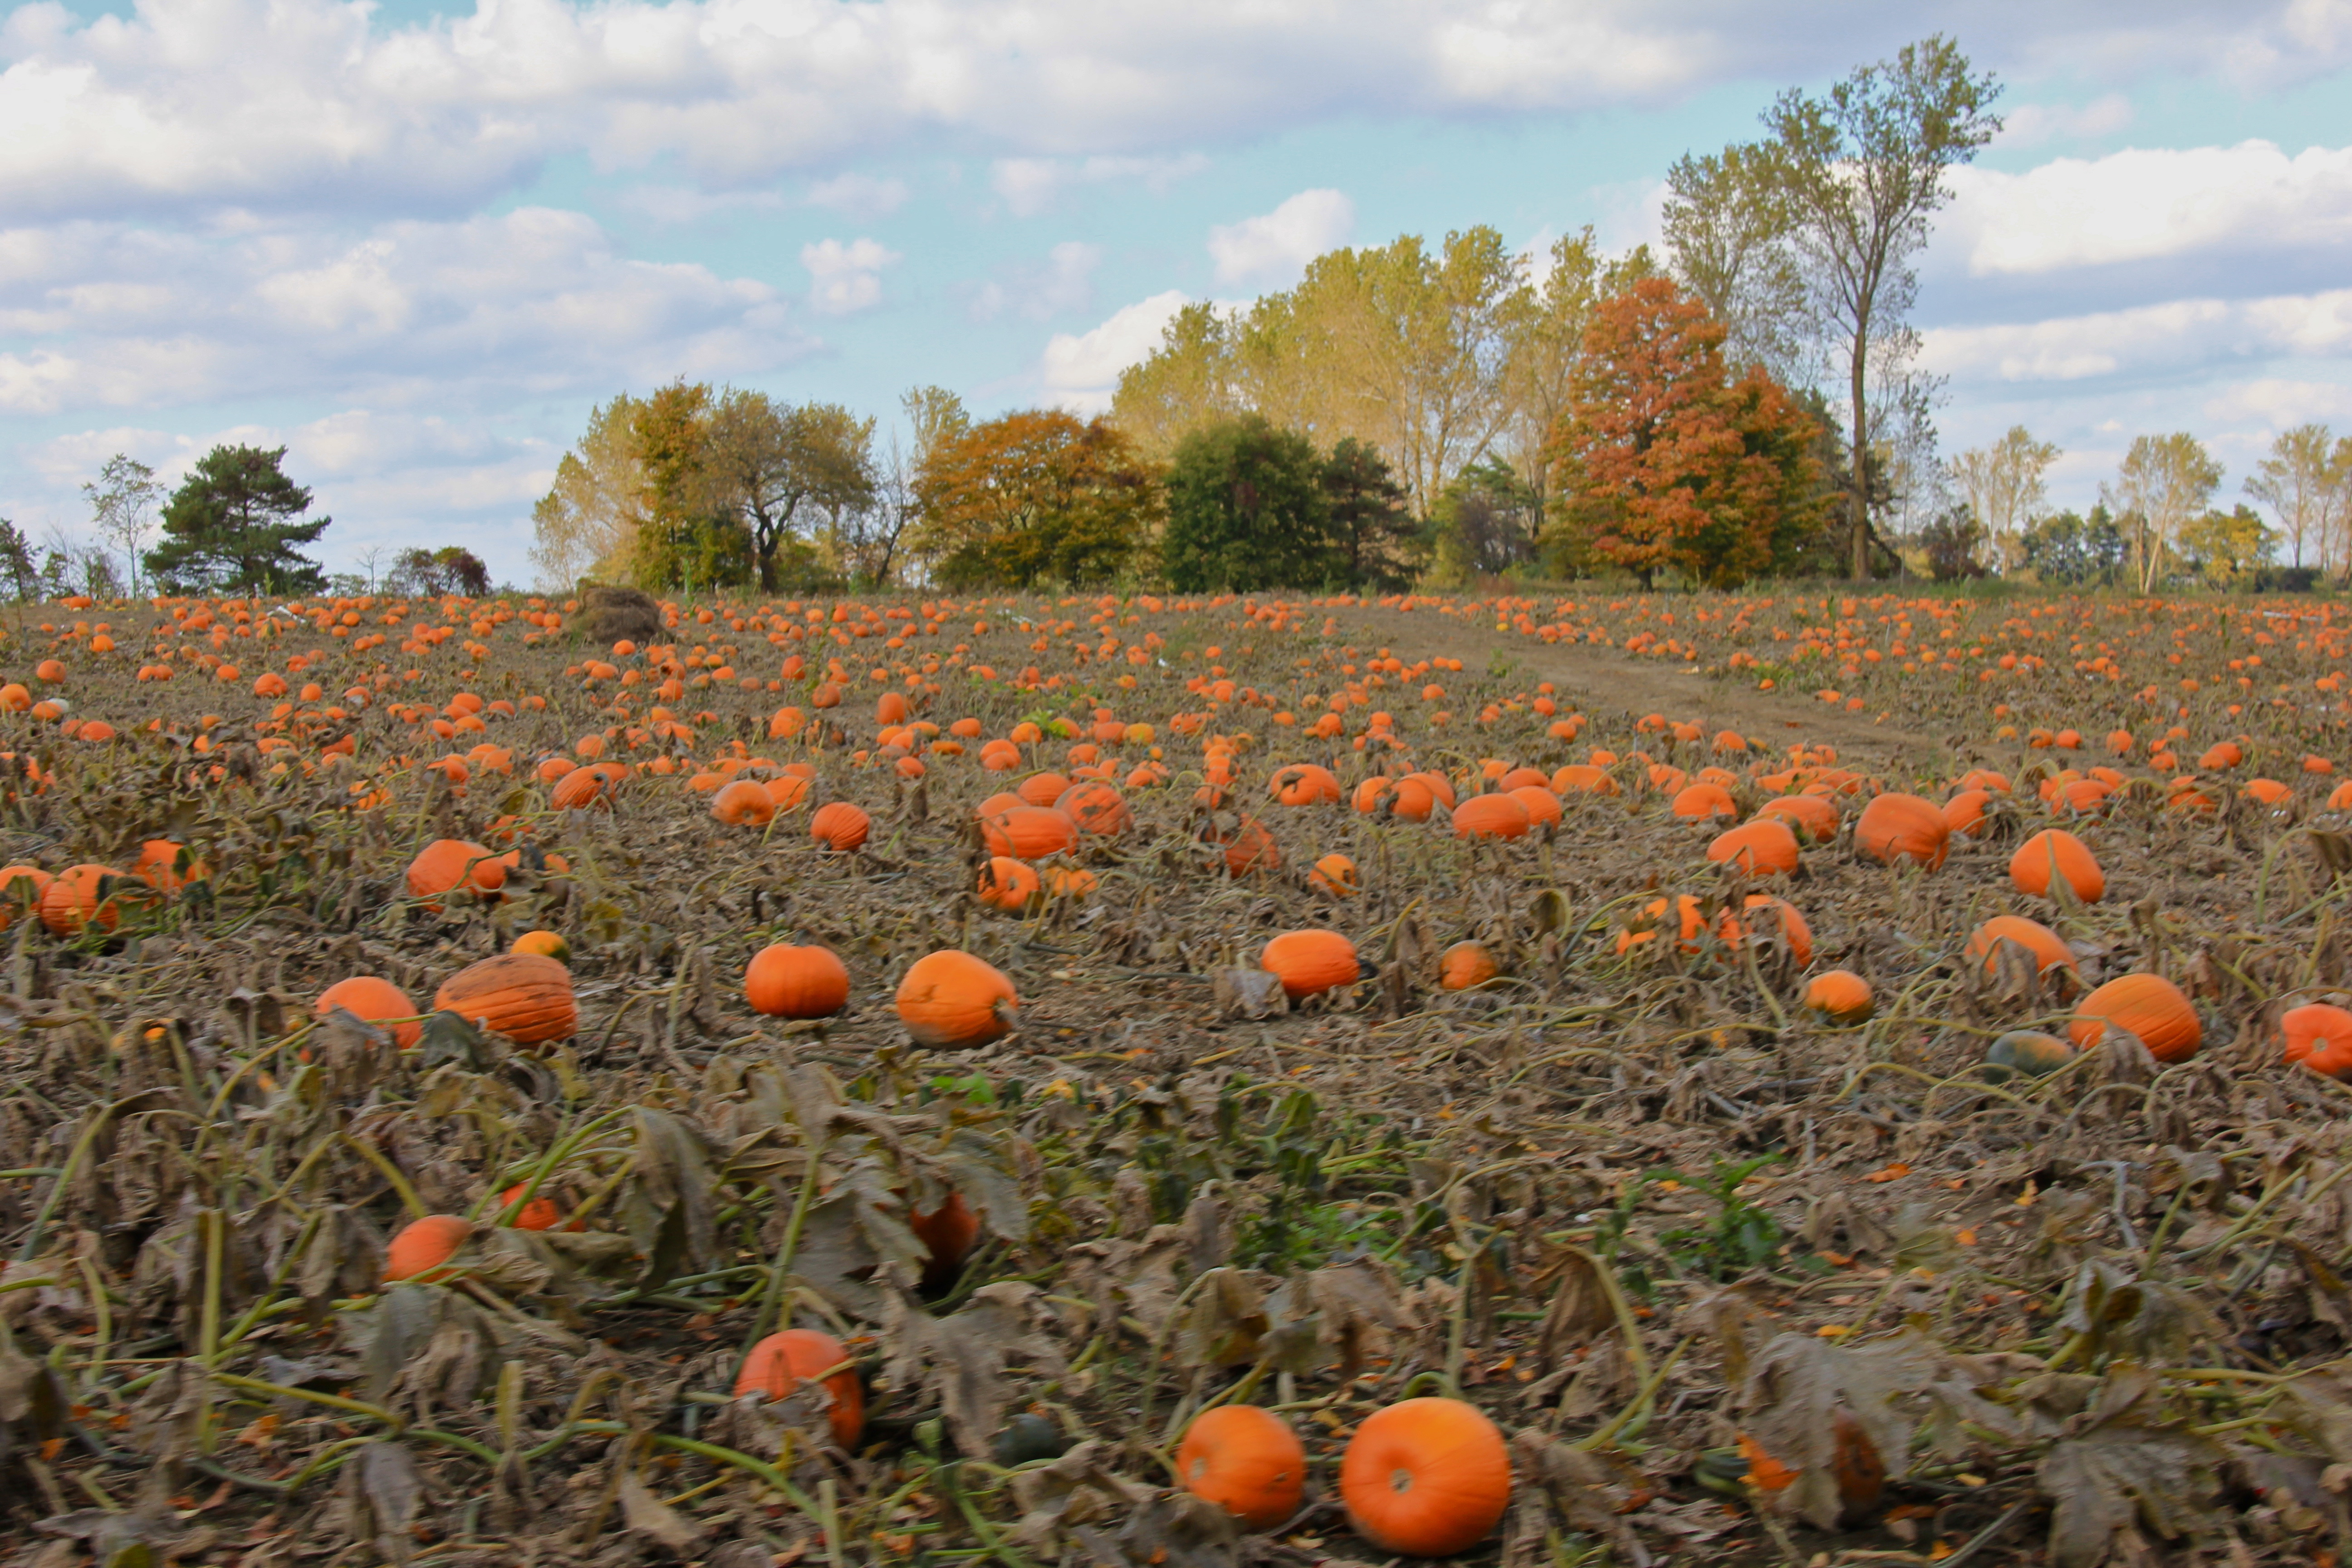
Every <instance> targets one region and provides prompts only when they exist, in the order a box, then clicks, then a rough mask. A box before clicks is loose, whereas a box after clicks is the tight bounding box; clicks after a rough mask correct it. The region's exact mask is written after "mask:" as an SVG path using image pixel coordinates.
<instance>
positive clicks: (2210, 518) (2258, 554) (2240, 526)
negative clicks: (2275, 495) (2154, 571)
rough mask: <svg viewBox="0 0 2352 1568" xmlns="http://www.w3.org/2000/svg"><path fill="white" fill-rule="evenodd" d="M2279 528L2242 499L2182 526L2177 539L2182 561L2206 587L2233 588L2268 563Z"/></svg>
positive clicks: (2273, 550)
mask: <svg viewBox="0 0 2352 1568" xmlns="http://www.w3.org/2000/svg"><path fill="white" fill-rule="evenodd" d="M2279 537H2280V535H2279V531H2278V530H2277V529H2274V528H2272V527H2271V526H2269V525H2268V524H2267V523H2265V522H2263V518H2262V514H2261V513H2260V512H2258V511H2256V510H2254V509H2253V508H2252V507H2250V506H2248V505H2246V504H2245V503H2244V502H2243V501H2241V502H2239V503H2238V504H2237V505H2236V506H2234V507H2232V508H2231V509H2230V510H2228V511H2223V510H2221V509H2219V508H2218V507H2217V508H2215V509H2214V510H2210V511H2208V512H2207V513H2206V514H2205V515H2204V516H2202V517H2199V518H2192V519H2190V520H2189V521H2188V522H2187V523H2185V524H2183V525H2182V526H2181V530H2180V534H2179V540H2178V541H2177V542H2178V543H2179V547H2180V555H2181V562H2182V564H2184V565H2185V566H2187V567H2188V568H2189V571H2191V572H2193V573H2195V574H2197V575H2198V576H2199V577H2200V579H2202V580H2203V581H2204V583H2205V584H2206V585H2207V586H2209V587H2214V588H2234V587H2237V586H2238V585H2239V584H2241V583H2242V582H2243V581H2244V580H2245V579H2246V578H2248V577H2250V576H2252V574H2253V573H2254V572H2255V571H2256V570H2257V569H2259V568H2260V567H2262V566H2263V565H2264V564H2266V563H2268V562H2269V561H2270V560H2271V558H2272V556H2273V554H2275V553H2276V552H2277V550H2278V545H2279Z"/></svg>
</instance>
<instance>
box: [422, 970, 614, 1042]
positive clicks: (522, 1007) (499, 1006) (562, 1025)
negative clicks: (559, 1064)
mask: <svg viewBox="0 0 2352 1568" xmlns="http://www.w3.org/2000/svg"><path fill="white" fill-rule="evenodd" d="M433 1007H434V1010H435V1011H436V1012H445V1013H455V1014H457V1016H459V1017H461V1018H463V1019H465V1020H466V1021H467V1023H470V1024H477V1025H479V1026H481V1027H483V1028H485V1029H488V1030H489V1031H491V1032H492V1033H493V1034H499V1035H504V1036H505V1037H507V1038H509V1039H510V1040H512V1041H514V1042H515V1043H516V1044H517V1045H520V1046H535V1045H541V1044H543V1043H545V1042H547V1041H549V1040H563V1039H569V1038H571V1037H572V1031H573V1030H575V1029H577V1028H578V1027H579V1026H580V1007H579V1004H578V1003H577V1002H576V1001H574V1000H573V998H572V972H571V971H570V970H568V969H566V968H564V967H563V965H562V964H561V963H556V962H555V960H553V959H551V958H546V957H542V956H541V955H540V954H538V953H535V952H506V953H500V954H499V956H498V957H496V958H486V959H483V960H482V961H481V962H480V963H469V964H467V966H466V967H465V968H463V969H461V970H459V971H457V973H455V974H453V975H451V976H450V977H449V978H448V979H447V980H446V981H444V982H442V984H441V989H440V990H438V991H436V992H435V993H434V994H433Z"/></svg>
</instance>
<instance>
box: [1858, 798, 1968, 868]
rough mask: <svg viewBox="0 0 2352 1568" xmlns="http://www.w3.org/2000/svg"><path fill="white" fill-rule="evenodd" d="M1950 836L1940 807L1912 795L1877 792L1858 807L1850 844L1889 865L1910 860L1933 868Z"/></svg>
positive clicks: (1941, 860)
mask: <svg viewBox="0 0 2352 1568" xmlns="http://www.w3.org/2000/svg"><path fill="white" fill-rule="evenodd" d="M1951 837H1952V826H1951V824H1950V823H1948V822H1947V821H1945V820H1944V808H1943V807H1941V806H1939V805H1937V804H1936V803H1935V802H1934V801H1932V800H1922V799H1920V798H1919V797H1918V796H1917V795H1879V796H1877V797H1876V798H1875V799H1874V800H1872V801H1871V803H1870V804H1869V805H1865V806H1864V807H1863V808H1862V818H1861V820H1860V821H1858V822H1856V823H1855V824H1854V825H1853V847H1855V848H1856V849H1859V850H1861V851H1862V852H1863V853H1864V854H1865V855H1867V856H1869V857H1870V858H1872V859H1874V860H1880V861H1884V862H1885V863H1886V864H1887V865H1890V866H1891V865H1893V864H1894V863H1895V861H1897V860H1912V861H1916V862H1917V863H1918V864H1920V865H1922V866H1925V867H1927V868H1928V869H1929V870H1933V869H1935V868H1937V867H1938V866H1941V865H1942V864H1943V863H1944V857H1945V855H1946V854H1948V853H1949V851H1950V848H1951Z"/></svg>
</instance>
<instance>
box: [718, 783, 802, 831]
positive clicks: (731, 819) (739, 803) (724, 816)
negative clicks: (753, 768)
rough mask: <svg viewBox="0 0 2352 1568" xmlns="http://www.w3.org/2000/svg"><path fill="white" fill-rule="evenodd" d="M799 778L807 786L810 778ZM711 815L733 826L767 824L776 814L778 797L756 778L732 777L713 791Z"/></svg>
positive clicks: (759, 825) (760, 825)
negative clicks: (770, 792)
mask: <svg viewBox="0 0 2352 1568" xmlns="http://www.w3.org/2000/svg"><path fill="white" fill-rule="evenodd" d="M796 782H797V783H798V784H800V786H801V788H802V790H803V792H805V791H806V790H807V788H808V781H807V780H805V779H802V780H798V781H796ZM710 815H711V816H715V817H717V818H718V819H719V821H721V822H723V823H726V824H727V825H728V826H730V827H764V826H767V825H768V824H769V823H770V822H771V821H772V820H773V819H774V817H775V815H776V797H775V796H774V795H771V794H769V793H768V786H767V785H766V784H761V782H759V781H758V780H756V779H730V780H729V781H728V782H727V783H725V784H721V785H719V788H718V789H717V790H715V791H713V792H712V793H711V796H710Z"/></svg>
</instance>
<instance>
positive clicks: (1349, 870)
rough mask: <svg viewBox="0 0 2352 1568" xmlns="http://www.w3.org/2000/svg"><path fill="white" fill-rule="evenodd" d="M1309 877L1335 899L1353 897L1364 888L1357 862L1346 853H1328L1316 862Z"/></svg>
mask: <svg viewBox="0 0 2352 1568" xmlns="http://www.w3.org/2000/svg"><path fill="white" fill-rule="evenodd" d="M1307 880H1308V881H1310V882H1312V883H1314V884H1315V885H1316V886H1317V887H1318V888H1320V889H1323V891H1325V892H1327V893H1328V894H1330V895H1331V896H1332V897H1333V898H1335V899H1352V898H1354V897H1355V896H1356V895H1357V894H1358V893H1360V892H1361V891H1362V890H1363V883H1362V881H1361V880H1360V879H1359V878H1358V877H1357V875H1356V863H1355V862H1354V861H1353V860H1351V859H1349V858H1348V857H1347V856H1345V855H1326V856H1324V857H1323V858H1321V859H1319V860H1318V861H1316V862H1315V868H1314V869H1313V870H1311V871H1309V872H1307Z"/></svg>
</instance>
